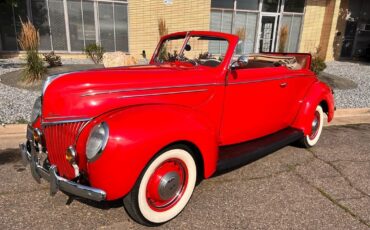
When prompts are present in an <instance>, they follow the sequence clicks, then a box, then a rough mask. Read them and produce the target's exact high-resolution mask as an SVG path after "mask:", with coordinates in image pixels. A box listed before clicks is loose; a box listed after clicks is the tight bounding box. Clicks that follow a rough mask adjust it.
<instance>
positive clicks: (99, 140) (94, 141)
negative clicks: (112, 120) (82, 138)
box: [86, 122, 109, 161]
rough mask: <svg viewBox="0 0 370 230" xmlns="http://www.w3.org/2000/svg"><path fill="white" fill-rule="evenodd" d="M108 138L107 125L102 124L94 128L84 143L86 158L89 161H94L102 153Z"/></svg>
mask: <svg viewBox="0 0 370 230" xmlns="http://www.w3.org/2000/svg"><path fill="white" fill-rule="evenodd" d="M108 136H109V128H108V125H107V123H105V122H102V123H100V124H98V125H95V126H94V128H93V129H92V130H91V132H90V135H89V138H88V139H87V143H86V157H87V159H88V160H89V161H93V160H95V159H96V158H97V157H98V156H99V155H100V153H101V152H103V150H104V148H105V146H106V145H107V142H108Z"/></svg>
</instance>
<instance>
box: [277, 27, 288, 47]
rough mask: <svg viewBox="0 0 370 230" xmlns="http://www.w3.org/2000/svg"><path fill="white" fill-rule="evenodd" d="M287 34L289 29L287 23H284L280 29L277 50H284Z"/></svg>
mask: <svg viewBox="0 0 370 230" xmlns="http://www.w3.org/2000/svg"><path fill="white" fill-rule="evenodd" d="M288 36H289V29H288V26H287V25H284V26H282V27H281V29H280V40H279V52H280V53H284V52H286V50H285V46H286V43H287V41H288Z"/></svg>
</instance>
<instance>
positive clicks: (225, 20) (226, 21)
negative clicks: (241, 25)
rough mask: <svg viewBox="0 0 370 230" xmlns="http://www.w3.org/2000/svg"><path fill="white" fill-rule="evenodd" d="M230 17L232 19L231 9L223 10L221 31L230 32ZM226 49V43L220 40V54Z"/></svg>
mask: <svg viewBox="0 0 370 230" xmlns="http://www.w3.org/2000/svg"><path fill="white" fill-rule="evenodd" d="M232 19H233V13H232V12H231V11H224V12H223V15H222V28H221V32H224V33H231V24H232ZM226 51H227V43H224V42H221V54H224V53H226Z"/></svg>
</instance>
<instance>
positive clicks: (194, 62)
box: [179, 56, 199, 66]
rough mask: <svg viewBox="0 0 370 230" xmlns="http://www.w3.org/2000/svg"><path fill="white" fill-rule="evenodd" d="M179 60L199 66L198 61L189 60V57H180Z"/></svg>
mask: <svg viewBox="0 0 370 230" xmlns="http://www.w3.org/2000/svg"><path fill="white" fill-rule="evenodd" d="M179 60H180V61H186V62H189V63H191V64H193V65H194V66H197V65H199V64H198V62H197V61H195V60H192V59H189V58H187V57H185V56H182V57H179Z"/></svg>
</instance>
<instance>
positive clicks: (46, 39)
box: [31, 0, 51, 50]
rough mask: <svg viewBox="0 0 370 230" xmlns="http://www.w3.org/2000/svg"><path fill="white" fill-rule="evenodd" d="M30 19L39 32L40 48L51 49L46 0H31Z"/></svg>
mask: <svg viewBox="0 0 370 230" xmlns="http://www.w3.org/2000/svg"><path fill="white" fill-rule="evenodd" d="M31 8H32V20H33V24H34V25H35V27H36V29H38V30H39V34H40V50H51V44H50V29H49V21H48V9H47V5H46V0H34V1H31Z"/></svg>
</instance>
